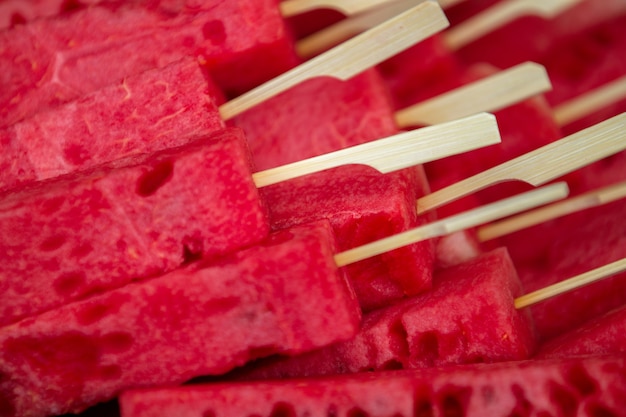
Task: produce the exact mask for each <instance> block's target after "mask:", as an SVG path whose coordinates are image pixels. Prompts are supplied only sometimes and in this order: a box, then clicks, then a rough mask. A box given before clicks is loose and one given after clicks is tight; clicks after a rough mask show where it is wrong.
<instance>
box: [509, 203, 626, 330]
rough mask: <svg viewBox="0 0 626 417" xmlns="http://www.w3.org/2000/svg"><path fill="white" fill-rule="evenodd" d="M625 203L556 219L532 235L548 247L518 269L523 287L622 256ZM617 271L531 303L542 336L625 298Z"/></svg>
mask: <svg viewBox="0 0 626 417" xmlns="http://www.w3.org/2000/svg"><path fill="white" fill-rule="evenodd" d="M624 218H626V202H625V201H624V200H620V201H616V202H613V203H611V204H608V205H605V206H601V207H596V208H593V209H589V210H586V211H584V212H579V213H576V214H574V215H570V216H567V217H566V218H562V219H560V220H559V222H556V223H555V225H556V226H557V228H554V229H549V234H548V233H544V234H541V233H538V234H536V235H535V237H534V240H535V241H537V240H538V239H548V240H549V241H550V245H549V249H548V252H547V253H546V254H545V255H544V257H543V258H541V259H540V261H539V262H537V263H536V264H534V265H531V266H530V267H528V268H525V269H520V279H521V280H522V282H523V284H524V288H526V290H527V291H529V292H530V291H534V290H538V289H541V288H544V287H546V286H548V285H551V284H554V283H557V282H560V281H562V280H564V279H568V278H571V277H574V276H576V275H579V274H582V273H584V272H587V271H590V270H592V269H595V268H599V267H601V266H603V265H605V264H608V263H610V262H614V261H617V260H619V259H622V258H624V257H625V256H626V252H625V251H626V228H625V224H624ZM540 230H541V229H540ZM625 275H626V274H624V273H621V274H617V275H615V276H613V277H610V278H606V279H604V280H602V281H599V282H596V283H594V284H592V285H588V286H585V287H583V288H579V289H577V290H574V291H571V292H568V293H565V294H561V295H559V296H556V297H553V298H550V299H548V300H545V301H542V302H541V303H538V304H536V305H534V306H532V307H531V311H532V315H533V318H534V320H535V324H536V327H537V330H538V333H539V335H540V337H541V339H542V340H548V339H550V338H553V337H556V336H558V335H561V334H564V333H566V332H568V331H570V330H572V329H574V328H576V327H577V326H579V325H581V324H582V323H584V322H585V321H587V320H589V319H591V318H593V317H597V316H599V315H602V314H604V313H606V312H608V311H610V310H612V309H614V308H617V307H619V306H622V305H624V303H626V281H625V280H624V276H625Z"/></svg>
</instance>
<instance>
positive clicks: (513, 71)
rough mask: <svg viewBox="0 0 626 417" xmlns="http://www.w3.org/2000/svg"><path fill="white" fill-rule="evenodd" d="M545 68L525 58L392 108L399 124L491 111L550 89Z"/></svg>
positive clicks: (419, 123)
mask: <svg viewBox="0 0 626 417" xmlns="http://www.w3.org/2000/svg"><path fill="white" fill-rule="evenodd" d="M550 88H551V84H550V79H549V77H548V74H547V72H546V69H545V68H544V67H543V66H541V65H539V64H536V63H534V62H526V63H523V64H520V65H516V66H515V67H512V68H509V69H507V70H504V71H500V72H498V73H497V74H494V75H492V76H490V77H486V78H484V79H481V80H479V81H476V82H474V83H471V84H468V85H465V86H463V87H460V88H457V89H455V90H452V91H449V92H447V93H445V94H442V95H439V96H437V97H434V98H432V99H429V100H426V101H423V102H421V103H418V104H415V105H413V106H411V107H407V108H405V109H402V110H400V111H398V112H396V116H395V117H396V123H397V124H398V126H400V127H409V126H426V125H432V124H436V123H443V122H446V121H449V120H454V119H458V118H459V117H465V116H469V115H470V114H475V113H477V112H494V111H497V110H500V109H502V108H504V107H507V106H510V105H511V104H514V103H517V102H520V101H522V100H525V99H527V98H529V97H532V96H534V95H537V94H541V93H543V92H545V91H548V90H550Z"/></svg>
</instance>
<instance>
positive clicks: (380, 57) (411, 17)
mask: <svg viewBox="0 0 626 417" xmlns="http://www.w3.org/2000/svg"><path fill="white" fill-rule="evenodd" d="M447 26H448V20H447V19H446V17H445V15H444V13H443V10H441V7H439V5H438V4H437V3H436V2H433V1H425V2H423V3H421V4H419V5H418V6H416V7H414V8H412V9H410V10H408V11H406V12H404V13H402V14H400V15H398V16H396V17H394V18H392V19H389V20H387V21H386V22H384V23H382V24H380V25H378V26H376V27H375V28H373V29H370V30H368V31H367V32H364V33H362V34H360V35H358V36H356V37H354V38H352V39H350V40H348V41H346V42H344V43H342V44H341V45H339V46H336V47H335V48H333V49H331V50H329V51H327V52H325V53H323V54H321V55H319V56H317V57H315V58H313V59H311V60H309V61H307V62H305V63H304V64H302V65H299V66H298V67H296V68H294V69H292V70H290V71H287V72H285V73H283V74H282V75H279V76H278V77H276V78H274V79H272V80H270V81H268V82H266V83H265V84H263V85H261V86H259V87H257V88H255V89H253V90H251V91H249V92H247V93H245V94H243V95H241V96H239V97H237V98H235V99H233V100H231V101H229V102H227V103H226V104H223V105H222V106H220V109H219V110H220V113H221V115H222V118H223V119H224V120H229V119H231V118H233V117H235V116H236V115H238V114H240V113H242V112H244V111H246V110H247V109H249V108H251V107H253V106H255V105H257V104H259V103H261V102H263V101H265V100H267V99H268V98H270V97H273V96H275V95H277V94H279V93H281V92H283V91H285V90H288V89H289V88H291V87H293V86H294V85H296V84H299V83H301V82H303V81H305V80H307V79H310V78H314V77H320V76H329V77H335V78H338V79H341V80H347V79H349V78H351V77H352V76H354V75H356V74H358V73H360V72H362V71H364V70H365V69H366V68H369V67H371V66H374V65H376V64H378V63H380V62H382V61H384V60H385V59H387V58H389V57H391V56H393V55H395V54H397V53H398V52H400V51H402V50H404V49H406V48H408V47H410V46H412V45H414V44H415V43H417V42H419V41H420V40H423V39H425V38H427V37H429V36H431V35H433V34H434V33H436V32H438V31H440V30H442V29H444V28H445V27H447Z"/></svg>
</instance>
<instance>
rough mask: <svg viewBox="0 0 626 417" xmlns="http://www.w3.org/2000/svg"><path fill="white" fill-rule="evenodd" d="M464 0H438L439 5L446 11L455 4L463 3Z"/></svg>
mask: <svg viewBox="0 0 626 417" xmlns="http://www.w3.org/2000/svg"><path fill="white" fill-rule="evenodd" d="M464 1H465V0H439V5H440V6H441V7H442V8H444V9H447V8H448V7H452V6H454V5H455V4H459V3H463V2H464Z"/></svg>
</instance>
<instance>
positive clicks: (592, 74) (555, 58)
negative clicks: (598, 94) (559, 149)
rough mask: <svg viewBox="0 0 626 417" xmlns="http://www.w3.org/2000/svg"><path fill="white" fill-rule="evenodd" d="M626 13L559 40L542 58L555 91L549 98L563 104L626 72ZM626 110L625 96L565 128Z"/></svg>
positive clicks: (576, 128) (582, 126)
mask: <svg viewBox="0 0 626 417" xmlns="http://www.w3.org/2000/svg"><path fill="white" fill-rule="evenodd" d="M625 25H626V14H622V15H621V16H618V17H615V18H613V19H610V20H608V21H605V22H603V23H601V24H599V25H596V26H594V27H592V28H589V29H587V30H585V31H583V32H582V33H580V34H578V35H577V36H575V37H571V38H568V39H567V40H566V41H563V42H560V43H559V44H557V45H555V47H554V48H553V49H552V50H551V51H550V53H549V54H546V56H545V57H543V58H542V61H543V62H544V65H545V66H546V69H547V70H548V73H549V74H550V79H551V81H552V84H553V87H554V89H553V91H552V92H549V93H547V94H546V97H547V98H548V100H549V101H550V103H551V104H552V105H553V106H557V105H559V104H563V103H564V102H567V101H569V100H572V99H574V98H576V97H579V96H581V95H583V94H585V93H587V92H590V91H592V90H594V89H596V88H599V87H601V86H603V85H605V84H607V83H608V82H610V81H613V80H616V79H617V78H620V77H623V76H625V75H626V34H625V33H624V26H625ZM624 111H626V98H624V99H623V100H621V101H618V102H617V103H614V104H611V105H609V106H607V107H605V108H603V109H601V110H599V111H597V112H594V113H593V114H590V115H588V116H585V117H583V118H582V119H580V120H576V121H574V122H571V123H569V124H568V125H566V126H564V127H563V131H564V133H565V134H571V133H575V132H578V131H579V130H582V129H585V128H587V127H590V126H593V125H595V124H597V123H599V122H601V121H603V120H606V119H609V118H611V117H613V116H616V115H618V114H621V113H623V112H624Z"/></svg>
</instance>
